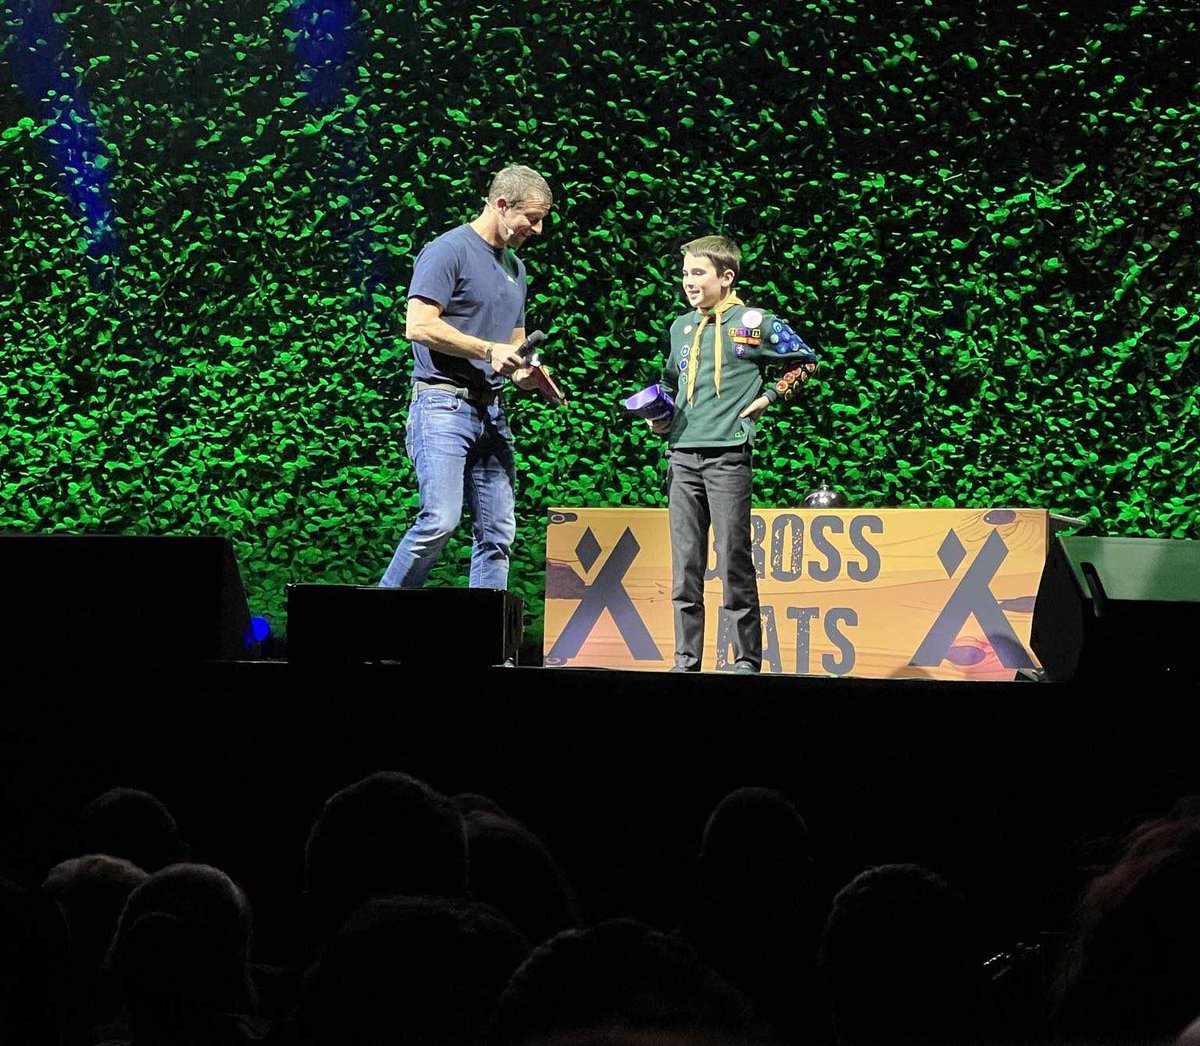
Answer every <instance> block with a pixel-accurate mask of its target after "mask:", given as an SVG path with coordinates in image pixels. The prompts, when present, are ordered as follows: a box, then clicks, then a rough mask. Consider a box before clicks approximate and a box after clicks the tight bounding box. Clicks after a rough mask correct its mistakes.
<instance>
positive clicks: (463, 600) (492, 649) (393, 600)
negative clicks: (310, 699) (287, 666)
mask: <svg viewBox="0 0 1200 1046" xmlns="http://www.w3.org/2000/svg"><path fill="white" fill-rule="evenodd" d="M287 609H288V624H287V656H288V660H289V661H297V662H318V661H320V662H342V663H347V662H355V663H361V662H369V661H389V662H399V663H400V664H402V665H411V666H422V667H433V666H437V667H442V668H447V669H450V670H453V669H456V668H462V667H472V668H480V667H486V666H490V665H503V664H516V662H517V658H518V654H519V652H520V648H521V640H522V638H523V636H524V603H523V601H522V599H521V597H520V596H517V595H515V594H513V593H512V592H505V591H501V590H499V589H488V588H379V587H377V586H373V585H372V586H367V585H319V584H293V585H288V587H287Z"/></svg>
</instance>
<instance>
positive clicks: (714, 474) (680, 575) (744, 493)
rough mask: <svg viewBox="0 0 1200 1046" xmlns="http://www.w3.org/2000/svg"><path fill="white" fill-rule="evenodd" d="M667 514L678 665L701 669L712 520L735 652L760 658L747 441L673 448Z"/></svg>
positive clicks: (745, 659) (755, 663)
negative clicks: (706, 578) (714, 445)
mask: <svg viewBox="0 0 1200 1046" xmlns="http://www.w3.org/2000/svg"><path fill="white" fill-rule="evenodd" d="M670 461H671V484H670V491H669V494H668V498H669V500H668V510H667V515H668V518H669V520H670V525H671V605H672V606H673V607H674V609H675V666H676V667H677V668H684V669H690V670H692V671H699V670H700V661H701V657H702V654H703V651H704V573H705V570H706V569H707V567H708V530H709V526H710V524H711V526H712V532H713V544H714V546H715V548H716V550H717V567H718V572H719V575H720V578H721V584H722V588H723V590H724V600H723V610H722V612H723V614H724V615H725V616H726V618H727V619H728V620H729V621H730V622H731V623H732V625H733V635H734V659H735V661H737V662H741V663H742V664H743V665H744V666H745V667H747V668H752V669H753V670H755V671H757V670H758V669H759V668H760V667H761V665H762V625H761V623H760V615H759V610H758V579H757V578H756V577H755V574H754V557H753V555H752V554H751V550H750V487H751V484H752V482H753V478H754V472H753V467H752V465H751V450H750V447H749V446H745V445H743V446H740V447H701V448H697V449H694V450H680V449H678V448H677V449H675V450H672V451H671V457H670Z"/></svg>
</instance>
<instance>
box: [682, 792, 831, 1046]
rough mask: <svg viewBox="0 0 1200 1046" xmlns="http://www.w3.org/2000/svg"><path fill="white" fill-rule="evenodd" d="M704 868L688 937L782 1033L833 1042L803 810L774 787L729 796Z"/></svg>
mask: <svg viewBox="0 0 1200 1046" xmlns="http://www.w3.org/2000/svg"><path fill="white" fill-rule="evenodd" d="M696 865H697V870H696V893H695V898H694V900H693V902H692V904H691V905H690V906H689V908H688V910H687V912H686V913H685V915H684V919H683V922H682V924H681V926H680V934H681V935H682V936H684V937H686V938H687V939H688V940H690V941H691V942H692V943H693V944H694V945H695V946H696V949H697V951H698V952H699V953H700V955H701V956H702V957H703V959H704V960H705V961H706V962H707V963H708V964H709V965H710V966H712V967H713V969H715V970H716V971H718V972H719V973H720V974H721V975H722V976H724V977H726V978H727V979H728V980H729V981H730V982H731V983H733V984H735V985H737V986H738V987H739V988H741V989H742V990H743V991H745V992H747V993H748V994H749V995H750V996H751V998H753V999H754V1001H755V1004H756V1006H757V1008H758V1010H759V1012H760V1013H761V1014H762V1015H763V1016H764V1017H766V1018H767V1019H769V1021H770V1022H771V1024H772V1025H773V1026H774V1028H775V1030H776V1032H777V1033H778V1034H779V1035H781V1036H782V1037H784V1038H786V1039H788V1040H801V1041H810V1040H812V1039H814V1038H822V1037H827V1028H826V1027H825V1026H824V1024H823V1021H822V1019H821V1013H822V1010H821V1008H820V1004H819V1000H818V993H817V976H816V955H817V948H818V945H819V943H820V930H821V914H820V913H819V912H818V911H817V907H816V900H815V898H814V895H813V858H812V850H811V847H810V844H809V837H808V828H807V826H806V825H805V823H804V820H803V818H802V817H801V816H800V813H799V811H798V810H797V809H796V807H795V804H793V803H792V801H791V800H790V799H789V798H788V797H787V796H786V795H784V794H783V793H781V792H778V791H776V790H774V789H770V788H751V787H746V788H739V789H736V790H735V791H733V792H731V793H729V794H728V795H727V796H725V797H724V798H723V799H722V800H721V801H720V802H719V803H718V804H717V806H716V807H715V808H714V809H713V811H712V814H711V816H710V817H709V819H708V823H707V824H706V825H705V826H704V833H703V836H702V840H701V845H700V854H699V857H698V858H697V862H696Z"/></svg>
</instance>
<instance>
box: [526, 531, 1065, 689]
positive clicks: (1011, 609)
mask: <svg viewBox="0 0 1200 1046" xmlns="http://www.w3.org/2000/svg"><path fill="white" fill-rule="evenodd" d="M1048 540H1049V523H1048V514H1047V513H1046V511H1045V510H1044V509H758V510H756V511H755V512H754V513H753V515H752V518H751V541H752V547H753V550H754V558H755V565H756V567H757V573H758V591H759V598H760V600H761V603H762V612H763V666H762V670H763V671H764V672H772V673H781V674H798V675H835V676H870V677H875V678H889V677H921V678H930V679H998V680H999V679H1013V678H1014V677H1015V676H1016V673H1017V672H1018V671H1020V670H1022V669H1034V668H1038V667H1040V666H1039V664H1038V661H1037V658H1036V657H1035V656H1034V654H1033V652H1032V650H1031V649H1030V646H1029V636H1030V629H1031V628H1032V625H1033V607H1034V599H1035V597H1036V595H1037V590H1038V584H1039V582H1040V580H1041V575H1042V567H1043V565H1044V563H1045V560H1046V551H1047V547H1048V546H1047V542H1048ZM717 566H718V565H717V563H716V562H715V553H713V552H711V551H710V555H709V570H708V573H707V575H706V580H705V587H704V604H705V618H706V628H705V648H704V668H705V669H706V670H707V669H718V670H721V669H727V668H731V667H732V664H731V662H732V660H733V652H732V629H731V628H729V627H727V624H726V622H725V621H724V620H723V615H722V614H721V612H720V611H721V582H720V580H719V575H718V572H717ZM544 663H545V664H546V666H548V667H555V666H557V667H561V666H567V665H570V666H576V667H603V668H624V669H645V670H664V669H668V668H670V667H671V666H672V664H673V663H674V624H673V613H672V608H671V548H670V537H669V532H668V529H667V510H666V509H572V508H556V509H551V510H550V514H549V521H548V524H547V529H546V631H545V647H544Z"/></svg>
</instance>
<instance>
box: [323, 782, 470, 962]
mask: <svg viewBox="0 0 1200 1046" xmlns="http://www.w3.org/2000/svg"><path fill="white" fill-rule="evenodd" d="M304 861H305V876H304V882H305V885H304V898H303V903H304V909H305V914H306V916H307V919H308V924H309V933H310V941H311V943H312V944H313V945H314V946H315V945H318V944H320V943H321V942H322V941H324V940H325V939H327V938H328V937H329V936H331V935H332V934H333V933H334V932H336V930H337V928H338V927H339V926H340V925H341V924H342V922H343V921H344V920H345V919H346V918H347V917H348V916H349V915H350V913H351V912H352V911H353V910H354V909H355V908H357V907H358V905H360V904H361V903H362V902H363V901H366V900H368V899H369V898H371V897H380V896H390V895H403V896H412V897H465V896H466V895H467V832H466V825H465V824H464V822H463V817H462V814H461V813H460V812H459V809H458V807H457V806H456V805H455V804H454V801H453V800H451V799H449V798H447V797H446V796H444V795H442V794H441V793H439V792H436V791H434V790H433V789H432V788H431V787H430V786H429V785H427V784H426V783H425V782H424V781H419V780H417V779H416V778H415V777H410V776H409V775H408V774H404V773H400V772H398V771H386V770H384V771H379V772H378V773H374V774H371V775H370V776H369V777H365V778H363V779H362V780H360V781H356V782H354V783H353V784H351V785H348V786H347V787H345V788H343V789H341V791H339V792H337V793H335V794H334V795H333V796H331V797H330V798H329V800H328V801H327V802H326V803H325V805H324V808H323V809H322V810H321V812H320V814H319V816H318V817H317V819H316V821H315V822H314V824H313V826H312V831H311V832H310V833H309V837H308V845H307V847H306V848H305V852H304Z"/></svg>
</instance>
